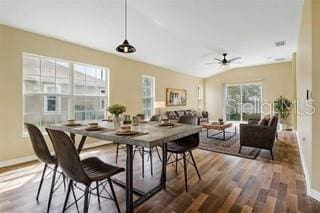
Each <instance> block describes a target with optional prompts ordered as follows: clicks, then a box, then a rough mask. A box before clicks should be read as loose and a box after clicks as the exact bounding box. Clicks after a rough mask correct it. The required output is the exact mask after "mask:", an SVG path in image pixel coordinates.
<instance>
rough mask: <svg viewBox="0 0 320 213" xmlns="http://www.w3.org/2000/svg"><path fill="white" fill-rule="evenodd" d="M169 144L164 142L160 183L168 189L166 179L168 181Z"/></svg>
mask: <svg viewBox="0 0 320 213" xmlns="http://www.w3.org/2000/svg"><path fill="white" fill-rule="evenodd" d="M167 160H168V159H167V144H166V143H164V144H162V172H161V179H160V185H161V186H162V188H163V189H166V181H167Z"/></svg>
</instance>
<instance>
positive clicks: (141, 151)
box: [116, 114, 161, 177]
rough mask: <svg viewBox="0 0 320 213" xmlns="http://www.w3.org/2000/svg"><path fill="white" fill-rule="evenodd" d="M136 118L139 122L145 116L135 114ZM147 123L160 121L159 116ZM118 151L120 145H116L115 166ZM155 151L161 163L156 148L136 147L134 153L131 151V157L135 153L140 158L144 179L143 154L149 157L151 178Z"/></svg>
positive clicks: (154, 116) (153, 117)
mask: <svg viewBox="0 0 320 213" xmlns="http://www.w3.org/2000/svg"><path fill="white" fill-rule="evenodd" d="M137 117H139V118H140V119H141V120H144V119H145V115H144V114H137ZM149 121H157V122H159V121H160V115H153V116H152V117H151V118H150V120H149ZM119 149H120V144H119V143H116V164H117V163H118V156H119ZM154 151H156V152H157V155H158V157H159V159H160V161H161V156H160V153H159V149H158V147H157V146H156V147H152V148H144V147H141V146H136V147H135V149H134V151H133V157H134V156H135V154H136V152H138V153H139V154H140V156H141V160H142V166H141V167H142V177H144V161H145V157H144V156H145V154H147V155H149V156H148V160H149V161H150V174H151V176H153V152H154Z"/></svg>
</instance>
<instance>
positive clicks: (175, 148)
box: [167, 141, 197, 153]
mask: <svg viewBox="0 0 320 213" xmlns="http://www.w3.org/2000/svg"><path fill="white" fill-rule="evenodd" d="M195 148H197V145H195V144H194V143H191V142H181V141H177V142H170V143H168V148H167V150H168V152H173V153H184V152H188V151H191V150H193V149H195Z"/></svg>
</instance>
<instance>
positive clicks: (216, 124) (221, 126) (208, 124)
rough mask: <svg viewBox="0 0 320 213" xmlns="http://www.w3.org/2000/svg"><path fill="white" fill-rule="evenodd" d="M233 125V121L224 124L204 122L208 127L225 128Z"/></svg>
mask: <svg viewBox="0 0 320 213" xmlns="http://www.w3.org/2000/svg"><path fill="white" fill-rule="evenodd" d="M232 125H233V124H232V123H224V124H218V123H207V124H203V125H202V127H203V128H206V129H216V130H224V129H227V128H230V127H232Z"/></svg>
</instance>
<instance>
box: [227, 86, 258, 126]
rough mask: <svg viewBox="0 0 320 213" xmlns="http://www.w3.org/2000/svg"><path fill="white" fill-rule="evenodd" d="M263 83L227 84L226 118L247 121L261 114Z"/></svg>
mask: <svg viewBox="0 0 320 213" xmlns="http://www.w3.org/2000/svg"><path fill="white" fill-rule="evenodd" d="M261 100H262V86H261V84H258V83H256V84H235V85H227V86H226V96H225V106H224V109H225V119H226V120H227V121H247V120H248V119H249V118H252V117H254V118H259V117H260V116H261Z"/></svg>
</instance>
